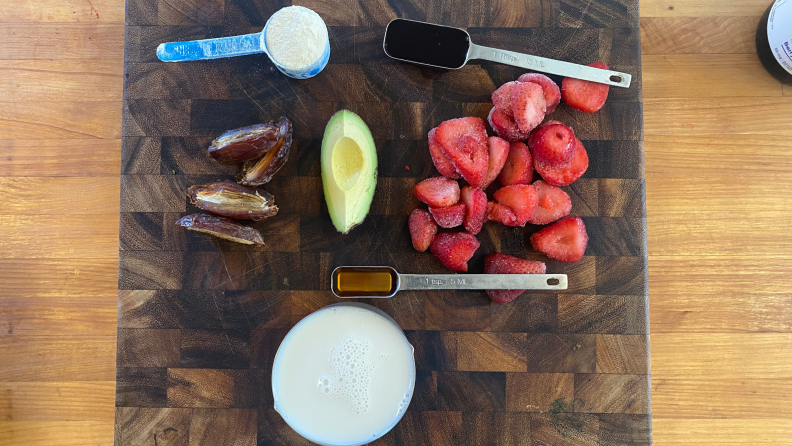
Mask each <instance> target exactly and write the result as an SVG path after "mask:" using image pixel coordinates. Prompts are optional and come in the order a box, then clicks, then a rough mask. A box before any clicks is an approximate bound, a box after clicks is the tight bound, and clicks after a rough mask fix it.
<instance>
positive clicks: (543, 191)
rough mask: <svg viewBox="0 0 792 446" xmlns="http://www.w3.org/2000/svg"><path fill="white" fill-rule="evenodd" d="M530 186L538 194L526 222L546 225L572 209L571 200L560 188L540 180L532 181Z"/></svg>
mask: <svg viewBox="0 0 792 446" xmlns="http://www.w3.org/2000/svg"><path fill="white" fill-rule="evenodd" d="M531 186H533V187H535V188H536V193H538V194H539V203H538V204H537V205H536V207H535V208H534V210H533V213H532V214H531V218H529V219H528V223H533V224H535V225H546V224H548V223H552V222H554V221H556V220H558V219H559V218H561V217H565V216H566V215H567V214H569V211H571V210H572V201H571V200H570V199H569V195H567V193H566V192H564V191H562V190H561V189H559V188H557V187H555V186H552V185H550V184H547V183H545V182H544V181H542V180H538V181H536V182H534V184H532V185H531Z"/></svg>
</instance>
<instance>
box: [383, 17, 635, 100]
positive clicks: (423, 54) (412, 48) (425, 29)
mask: <svg viewBox="0 0 792 446" xmlns="http://www.w3.org/2000/svg"><path fill="white" fill-rule="evenodd" d="M382 47H383V49H384V50H385V54H387V55H388V56H389V57H391V58H393V59H396V60H401V61H403V62H411V63H415V64H419V65H426V66H430V67H435V68H446V69H449V70H456V69H458V68H462V67H463V66H465V64H466V63H467V61H469V60H471V59H483V60H489V61H492V62H500V63H503V64H506V65H513V66H515V67H520V68H526V69H529V70H534V71H542V72H545V73H550V74H557V75H559V76H564V77H573V78H576V79H583V80H586V81H591V82H598V83H601V84H608V85H614V86H616V87H624V88H627V87H629V86H630V81H631V80H632V76H631V75H629V74H627V73H620V72H618V71H611V70H601V69H599V68H593V67H587V66H585V65H579V64H574V63H570V62H563V61H560V60H555V59H547V58H545V57H538V56H531V55H528V54H522V53H516V52H514V51H506V50H500V49H497V48H490V47H486V46H481V45H476V44H474V43H473V42H471V41H470V34H468V33H467V31H465V30H464V29H460V28H454V27H451V26H443V25H437V24H434V23H426V22H419V21H416V20H407V19H395V20H391V21H390V23H388V26H387V27H386V28H385V40H384V41H383V43H382Z"/></svg>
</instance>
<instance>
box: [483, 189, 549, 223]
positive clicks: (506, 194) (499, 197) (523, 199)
mask: <svg viewBox="0 0 792 446" xmlns="http://www.w3.org/2000/svg"><path fill="white" fill-rule="evenodd" d="M493 197H494V198H495V201H497V202H498V203H500V204H502V205H504V206H508V207H509V208H510V209H511V210H512V211H514V215H516V216H517V225H518V226H525V223H527V222H528V219H529V218H531V214H532V213H533V211H534V208H535V207H536V204H537V203H538V202H539V194H537V193H536V188H534V187H533V186H530V185H527V184H515V185H513V186H505V187H502V188H500V189H498V191H497V192H495V194H494V195H493Z"/></svg>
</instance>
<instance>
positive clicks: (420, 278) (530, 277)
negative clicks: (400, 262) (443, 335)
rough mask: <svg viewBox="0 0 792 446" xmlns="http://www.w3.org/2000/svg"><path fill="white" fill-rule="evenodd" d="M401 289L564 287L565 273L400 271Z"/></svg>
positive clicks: (542, 288)
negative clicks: (427, 272) (430, 272)
mask: <svg viewBox="0 0 792 446" xmlns="http://www.w3.org/2000/svg"><path fill="white" fill-rule="evenodd" d="M399 289H400V290H565V289H567V275H566V274H399Z"/></svg>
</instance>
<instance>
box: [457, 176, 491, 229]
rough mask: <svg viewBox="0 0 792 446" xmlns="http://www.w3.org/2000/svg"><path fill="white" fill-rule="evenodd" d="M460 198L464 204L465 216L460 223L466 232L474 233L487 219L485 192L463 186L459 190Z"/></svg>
mask: <svg viewBox="0 0 792 446" xmlns="http://www.w3.org/2000/svg"><path fill="white" fill-rule="evenodd" d="M461 199H462V203H464V204H465V218H464V220H463V222H462V224H463V225H464V226H465V230H466V231H467V232H469V233H471V234H473V235H476V234H478V233H479V232H480V231H481V227H482V226H483V225H484V221H485V220H486V219H487V194H485V193H484V191H482V190H481V189H475V188H472V187H470V186H465V187H463V188H462V191H461Z"/></svg>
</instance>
